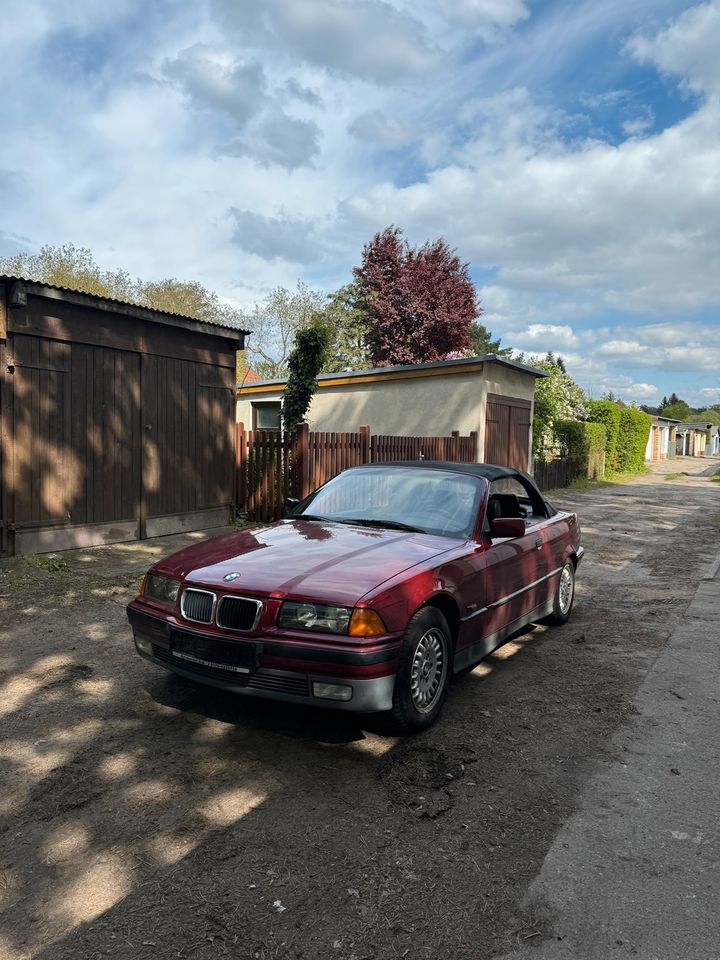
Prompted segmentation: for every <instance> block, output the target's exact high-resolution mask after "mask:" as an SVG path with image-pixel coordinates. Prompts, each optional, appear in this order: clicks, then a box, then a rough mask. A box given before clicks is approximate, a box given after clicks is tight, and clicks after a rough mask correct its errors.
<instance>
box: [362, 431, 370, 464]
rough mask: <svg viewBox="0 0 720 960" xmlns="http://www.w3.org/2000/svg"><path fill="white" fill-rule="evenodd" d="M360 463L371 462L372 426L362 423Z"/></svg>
mask: <svg viewBox="0 0 720 960" xmlns="http://www.w3.org/2000/svg"><path fill="white" fill-rule="evenodd" d="M360 457H361V460H360V463H370V427H369V426H368V424H367V423H362V424H360Z"/></svg>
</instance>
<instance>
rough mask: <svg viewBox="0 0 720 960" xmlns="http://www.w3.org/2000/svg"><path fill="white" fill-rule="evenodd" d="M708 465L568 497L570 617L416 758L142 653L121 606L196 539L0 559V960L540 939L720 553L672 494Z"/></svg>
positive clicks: (512, 647) (308, 955)
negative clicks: (560, 856) (643, 692)
mask: <svg viewBox="0 0 720 960" xmlns="http://www.w3.org/2000/svg"><path fill="white" fill-rule="evenodd" d="M718 469H720V461H717V460H715V461H698V460H695V461H692V460H689V459H685V458H682V459H678V460H676V461H673V462H672V464H662V465H659V466H657V467H656V468H654V473H653V475H651V476H647V477H643V478H641V479H639V480H638V481H637V482H634V483H632V484H627V485H612V486H601V487H598V488H595V489H591V490H581V491H568V492H565V493H564V494H558V495H557V497H556V498H555V499H556V500H557V502H558V503H559V504H560V505H562V506H564V507H569V508H571V509H576V510H577V511H578V513H579V515H580V518H581V523H582V527H583V539H584V543H585V546H586V549H587V555H586V559H585V561H584V563H583V565H582V567H581V569H580V574H579V579H578V595H577V605H576V608H575V611H574V615H573V618H572V620H571V622H570V623H569V624H568V625H567V626H565V627H555V628H545V627H542V626H538V627H535V628H534V629H531V630H529V631H528V632H526V633H525V634H524V635H523V636H521V637H519V638H516V639H515V640H514V641H512V642H510V643H508V644H506V645H505V646H504V647H502V648H501V649H500V650H498V651H497V652H496V653H495V654H494V655H493V656H491V657H490V658H488V660H486V661H485V662H484V663H483V664H482V665H480V666H479V667H478V668H477V669H476V670H475V671H474V672H473V673H472V674H470V675H468V676H467V677H465V678H464V679H462V680H461V681H459V682H458V683H456V684H455V685H454V688H453V689H452V691H451V695H450V697H449V699H448V702H447V704H446V707H445V710H444V714H443V716H442V718H441V720H440V722H439V723H438V724H437V725H436V726H435V727H434V728H433V729H432V730H430V731H428V732H426V733H424V734H422V735H420V736H417V737H414V738H408V739H395V738H388V737H386V736H384V735H383V733H382V727H381V726H380V725H379V724H378V723H377V722H376V721H367V720H358V719H357V718H353V717H350V716H347V715H340V714H334V713H331V712H326V711H321V710H316V709H311V708H302V709H301V708H296V707H292V708H291V707H283V706H279V705H277V704H271V703H262V702H260V701H253V700H244V699H242V698H239V697H235V696H232V695H229V694H227V695H226V694H223V693H221V692H219V691H216V690H212V689H210V688H203V687H201V686H198V685H194V684H191V683H188V682H186V681H184V680H181V679H179V678H176V677H173V676H171V675H169V674H167V673H165V672H163V671H162V670H161V669H160V668H158V667H155V666H153V665H152V664H149V663H147V662H145V661H143V660H141V659H140V658H139V657H137V656H136V655H135V653H134V651H133V646H132V641H131V634H130V630H129V628H128V625H127V621H126V618H125V610H124V607H125V603H126V602H127V601H128V600H129V599H130V598H131V596H133V594H134V591H135V588H136V585H137V582H138V580H139V577H140V575H141V574H142V573H143V572H144V570H145V569H146V567H147V566H148V565H149V563H150V562H151V560H152V558H153V557H157V556H160V555H162V554H164V553H168V552H171V551H172V550H174V549H177V548H178V547H179V546H180V545H183V544H185V543H187V542H189V541H191V540H192V539H193V536H194V537H198V536H201V535H198V534H195V535H187V536H182V537H171V538H163V539H159V540H155V541H147V542H145V543H142V544H125V545H118V546H115V547H112V548H109V547H104V548H95V549H93V550H85V551H75V552H73V553H66V554H62V555H58V559H57V560H53V559H48V558H27V559H18V560H14V561H11V562H7V563H5V564H4V565H2V566H0V958H2V960H21V958H30V957H33V958H42V960H59V958H67V960H70V958H72V960H78V958H82V960H85V958H99V957H122V958H132V960H135V958H176V957H179V958H194V960H205V958H223V957H233V958H238V960H245V958H247V960H256V958H257V960H271V958H273V960H290V958H292V960H297V958H304V960H324V958H337V960H371V958H372V960H392V958H408V960H430V958H432V960H443V958H458V960H463V958H468V960H470V958H472V960H487V958H492V957H495V956H498V955H500V954H502V953H504V952H506V951H507V950H508V949H509V948H511V947H512V946H514V945H516V944H518V943H522V942H524V941H526V940H528V941H531V940H532V939H533V938H535V937H542V935H543V924H547V922H548V920H547V918H538V917H533V916H526V915H523V914H522V911H521V909H520V906H519V904H520V902H521V901H522V898H523V895H524V893H525V891H526V890H527V888H528V885H529V884H530V882H531V881H532V879H533V878H534V877H535V876H536V874H537V873H538V870H539V868H540V866H541V864H542V861H543V858H544V856H545V854H546V852H547V850H548V848H549V846H550V844H551V843H552V842H553V840H554V839H555V837H556V836H557V835H558V833H559V832H560V831H562V829H563V825H564V823H565V821H566V820H567V818H568V816H569V814H570V813H571V812H572V811H573V809H574V807H575V804H576V801H577V798H578V795H579V793H580V791H581V789H582V787H583V785H584V784H585V783H586V782H587V780H588V778H589V776H590V774H591V772H592V771H593V770H594V769H596V768H597V765H598V764H602V763H606V762H608V760H609V759H610V758H611V750H612V749H613V748H612V746H611V743H610V739H611V736H612V734H613V733H614V732H615V730H616V729H617V727H618V726H619V725H621V724H623V723H624V722H625V721H626V718H628V717H629V715H631V714H632V713H633V711H634V706H633V695H634V692H635V690H636V689H637V687H638V684H639V683H640V681H641V680H642V678H643V676H644V674H645V672H646V671H647V669H648V666H649V665H650V663H651V662H652V660H653V658H654V657H655V656H656V655H657V652H658V650H659V649H660V648H661V647H662V645H663V644H664V643H665V641H666V639H667V637H668V636H669V633H670V632H671V630H672V629H673V627H674V626H675V625H676V624H677V623H678V621H679V620H680V619H681V618H682V617H683V615H684V612H685V610H686V607H687V605H688V602H689V600H690V598H691V597H692V595H693V593H694V591H695V588H696V585H697V583H698V580H699V579H700V577H701V576H702V575H703V573H704V571H705V570H706V569H707V568H708V567H709V566H710V564H711V563H712V562H713V559H714V557H715V555H716V553H717V550H718V543H717V530H718V529H720V484H718V483H716V482H711V481H710V479H709V476H701V475H695V476H681V477H678V478H676V479H669V480H668V479H665V475H666V474H668V473H671V472H673V473H675V472H680V471H689V472H694V473H695V474H698V472H699V471H701V470H704V471H706V472H708V471H712V470H718ZM214 532H217V531H214Z"/></svg>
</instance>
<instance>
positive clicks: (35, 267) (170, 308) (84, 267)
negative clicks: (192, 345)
mask: <svg viewBox="0 0 720 960" xmlns="http://www.w3.org/2000/svg"><path fill="white" fill-rule="evenodd" d="M0 273H6V274H9V275H10V276H17V277H26V278H27V279H29V280H38V281H39V282H41V283H50V284H52V285H53V286H56V287H67V288H68V289H70V290H78V291H80V292H81V293H92V294H95V295H96V296H99V297H108V298H109V299H112V300H122V301H124V302H126V303H136V304H138V305H139V306H143V307H154V308H155V309H156V310H165V311H166V312H168V313H179V314H182V315H183V316H187V317H195V318H197V319H198V320H207V321H209V322H211V323H223V324H226V325H228V326H231V327H233V326H234V327H239V326H245V324H246V318H245V316H244V315H243V313H242V311H241V310H238V309H237V308H235V307H232V306H230V305H229V304H227V303H223V302H222V301H221V300H220V298H219V297H218V295H217V294H216V293H214V292H212V291H211V290H208V289H207V288H206V287H204V286H203V285H202V284H201V283H198V281H197V280H191V281H186V280H177V279H176V278H174V277H172V278H168V279H165V280H157V281H156V280H141V279H140V278H139V277H132V276H130V274H129V273H128V272H127V271H126V270H119V269H118V270H103V269H102V267H100V266H99V265H98V264H97V263H96V262H95V258H94V256H93V253H92V251H91V250H89V249H88V248H87V247H76V246H75V245H74V244H72V243H65V244H63V245H62V246H60V247H53V246H50V245H45V246H43V247H41V248H40V251H39V252H38V253H17V254H15V256H12V257H6V258H5V259H3V260H0Z"/></svg>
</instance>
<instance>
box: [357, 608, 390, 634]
mask: <svg viewBox="0 0 720 960" xmlns="http://www.w3.org/2000/svg"><path fill="white" fill-rule="evenodd" d="M383 633H385V624H384V623H383V622H382V620H381V619H380V615H379V614H377V613H375V611H374V610H365V609H360V610H353V612H352V616H351V617H350V626H349V628H348V634H349V635H350V636H351V637H380V636H382V635H383Z"/></svg>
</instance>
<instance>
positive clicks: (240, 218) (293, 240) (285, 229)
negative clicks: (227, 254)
mask: <svg viewBox="0 0 720 960" xmlns="http://www.w3.org/2000/svg"><path fill="white" fill-rule="evenodd" d="M230 213H231V214H232V216H233V219H234V221H235V232H234V233H233V241H234V242H235V243H236V244H237V245H238V246H239V247H240V249H241V250H245V251H246V252H247V253H251V254H254V255H256V256H258V257H261V258H262V259H263V260H277V259H283V260H289V261H292V262H294V263H312V262H313V261H314V260H317V259H318V257H319V256H321V250H319V249H318V246H319V245H318V242H317V238H316V237H315V236H314V227H313V224H312V222H311V221H309V220H304V219H302V218H295V217H288V216H280V217H265V216H263V215H262V214H259V213H253V212H252V211H251V210H238V209H236V208H234V207H233V208H232V209H231V211H230Z"/></svg>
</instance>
